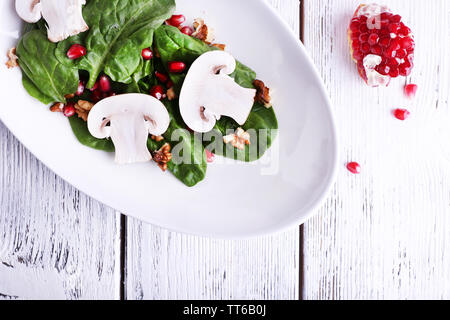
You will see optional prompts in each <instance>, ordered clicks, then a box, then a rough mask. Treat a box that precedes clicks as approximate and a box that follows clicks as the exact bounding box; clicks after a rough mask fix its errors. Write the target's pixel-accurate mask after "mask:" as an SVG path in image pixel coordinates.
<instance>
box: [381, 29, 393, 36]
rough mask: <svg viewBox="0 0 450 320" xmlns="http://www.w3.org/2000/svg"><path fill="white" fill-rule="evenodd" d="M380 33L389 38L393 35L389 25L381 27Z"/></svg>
mask: <svg viewBox="0 0 450 320" xmlns="http://www.w3.org/2000/svg"><path fill="white" fill-rule="evenodd" d="M380 35H381V36H383V37H389V38H390V37H391V33H390V32H389V29H388V28H387V27H386V28H383V29H381V31H380Z"/></svg>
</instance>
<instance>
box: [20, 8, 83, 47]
mask: <svg viewBox="0 0 450 320" xmlns="http://www.w3.org/2000/svg"><path fill="white" fill-rule="evenodd" d="M84 4H86V0H16V11H17V14H18V15H19V16H20V17H21V18H22V19H23V20H25V21H27V22H30V23H34V22H37V21H39V19H41V17H44V19H45V20H46V21H47V25H48V39H49V40H50V41H52V42H59V41H62V40H64V39H67V38H68V37H71V36H74V35H77V34H79V33H81V32H84V31H86V30H88V29H89V27H88V25H87V24H86V22H85V21H84V18H83V14H82V7H83V5H84Z"/></svg>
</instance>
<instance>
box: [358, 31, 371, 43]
mask: <svg viewBox="0 0 450 320" xmlns="http://www.w3.org/2000/svg"><path fill="white" fill-rule="evenodd" d="M367 40H369V34H368V33H362V34H361V35H360V36H359V41H361V42H362V43H364V42H367Z"/></svg>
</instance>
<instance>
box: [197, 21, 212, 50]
mask: <svg viewBox="0 0 450 320" xmlns="http://www.w3.org/2000/svg"><path fill="white" fill-rule="evenodd" d="M194 28H195V32H194V33H193V34H192V36H193V37H194V38H197V39H200V40H202V41H203V42H205V43H207V44H211V43H213V41H214V29H212V28H209V27H208V26H207V25H206V24H205V21H204V20H203V19H200V18H197V19H195V21H194Z"/></svg>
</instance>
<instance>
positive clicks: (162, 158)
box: [152, 143, 172, 171]
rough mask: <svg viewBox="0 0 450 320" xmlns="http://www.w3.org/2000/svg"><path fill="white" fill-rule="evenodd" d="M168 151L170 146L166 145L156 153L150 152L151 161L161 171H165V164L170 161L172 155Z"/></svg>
mask: <svg viewBox="0 0 450 320" xmlns="http://www.w3.org/2000/svg"><path fill="white" fill-rule="evenodd" d="M170 150H171V148H170V144H168V143H166V144H164V145H163V146H162V147H161V149H159V150H158V151H153V152H152V158H153V161H155V162H156V164H157V165H158V167H159V168H160V169H161V170H162V171H166V170H167V163H168V162H169V161H170V160H172V154H171V153H170Z"/></svg>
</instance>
